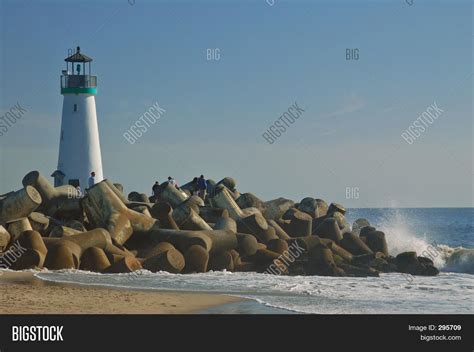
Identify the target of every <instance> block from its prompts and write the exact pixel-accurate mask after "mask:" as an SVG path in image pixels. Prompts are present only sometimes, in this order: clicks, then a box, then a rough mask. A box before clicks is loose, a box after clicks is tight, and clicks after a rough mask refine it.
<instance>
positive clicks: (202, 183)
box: [197, 175, 207, 200]
mask: <svg viewBox="0 0 474 352" xmlns="http://www.w3.org/2000/svg"><path fill="white" fill-rule="evenodd" d="M197 183H198V196H199V197H201V199H202V200H205V198H206V188H207V185H206V180H205V179H204V175H201V176H200V177H199V179H198V180H197Z"/></svg>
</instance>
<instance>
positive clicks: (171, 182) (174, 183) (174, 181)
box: [168, 176, 179, 189]
mask: <svg viewBox="0 0 474 352" xmlns="http://www.w3.org/2000/svg"><path fill="white" fill-rule="evenodd" d="M168 182H169V183H170V184H171V185H172V186H175V187H176V188H178V189H179V186H178V184H177V183H176V180H175V179H174V178H172V177H171V176H168Z"/></svg>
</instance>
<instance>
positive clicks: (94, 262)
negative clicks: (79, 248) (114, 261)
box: [79, 247, 111, 273]
mask: <svg viewBox="0 0 474 352" xmlns="http://www.w3.org/2000/svg"><path fill="white" fill-rule="evenodd" d="M110 265H111V263H110V261H109V258H107V255H106V254H105V252H104V250H103V249H102V248H98V247H90V248H87V249H86V250H85V251H84V253H83V254H82V257H81V264H80V266H79V268H80V269H81V270H87V271H92V272H97V273H101V272H103V271H104V270H106V269H107V268H109V267H110Z"/></svg>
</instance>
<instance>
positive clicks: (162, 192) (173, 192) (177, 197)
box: [158, 182, 188, 208]
mask: <svg viewBox="0 0 474 352" xmlns="http://www.w3.org/2000/svg"><path fill="white" fill-rule="evenodd" d="M158 194H159V197H160V200H162V201H165V202H168V203H169V204H170V205H171V206H172V207H173V208H176V207H177V206H178V205H180V204H181V203H182V202H184V201H185V200H186V199H188V196H187V195H186V193H184V192H183V191H181V190H179V189H177V188H176V187H175V186H173V185H172V184H171V183H169V182H163V183H162V184H161V185H160V186H159V188H158Z"/></svg>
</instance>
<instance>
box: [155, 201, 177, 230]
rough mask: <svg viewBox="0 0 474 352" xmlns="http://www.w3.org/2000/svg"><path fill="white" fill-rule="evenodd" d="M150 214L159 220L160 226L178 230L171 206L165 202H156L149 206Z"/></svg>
mask: <svg viewBox="0 0 474 352" xmlns="http://www.w3.org/2000/svg"><path fill="white" fill-rule="evenodd" d="M150 213H151V216H152V217H153V218H155V219H158V220H159V221H160V227H161V228H164V229H172V230H179V227H178V225H177V224H176V222H175V221H174V219H173V216H172V213H173V208H172V207H171V205H170V204H169V203H167V202H158V203H156V204H155V205H153V207H152V208H151V211H150Z"/></svg>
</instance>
